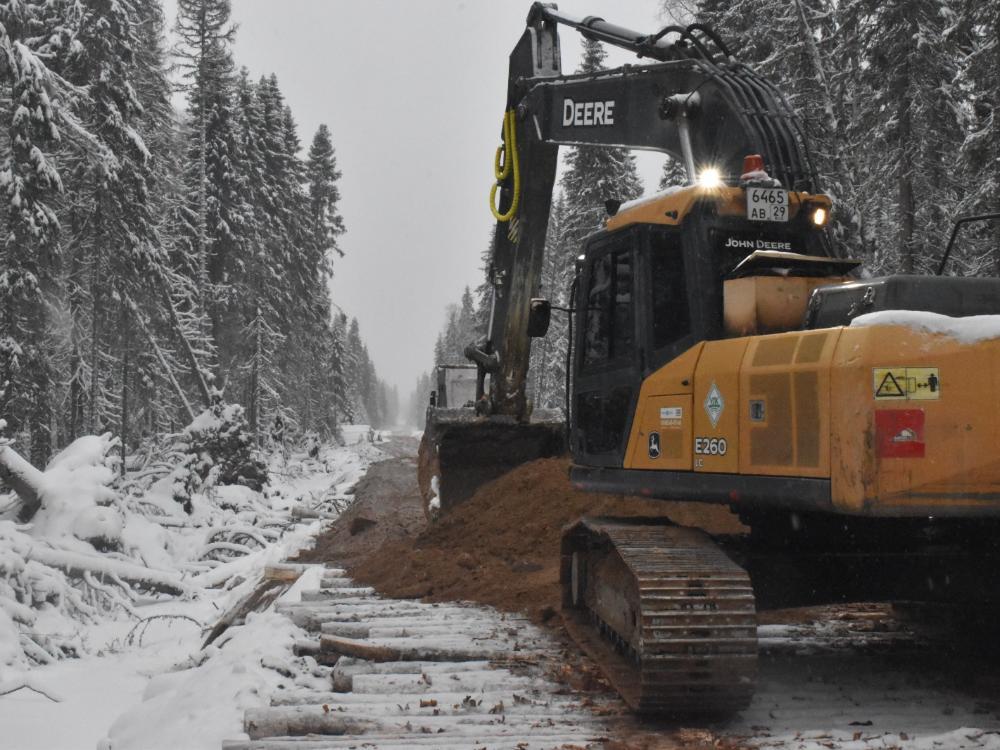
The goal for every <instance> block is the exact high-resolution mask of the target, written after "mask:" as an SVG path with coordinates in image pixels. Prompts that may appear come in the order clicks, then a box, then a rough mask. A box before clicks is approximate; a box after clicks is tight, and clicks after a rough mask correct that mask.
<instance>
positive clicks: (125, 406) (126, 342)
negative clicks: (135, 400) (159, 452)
mask: <svg viewBox="0 0 1000 750" xmlns="http://www.w3.org/2000/svg"><path fill="white" fill-rule="evenodd" d="M129 334H130V330H129V315H128V307H127V305H126V304H125V301H124V300H122V303H121V336H122V408H121V417H122V419H121V441H122V445H121V450H122V464H121V475H122V476H123V477H124V476H125V459H126V457H127V456H128V421H129V417H130V414H129V403H128V380H129V374H130V373H129V349H130V337H129Z"/></svg>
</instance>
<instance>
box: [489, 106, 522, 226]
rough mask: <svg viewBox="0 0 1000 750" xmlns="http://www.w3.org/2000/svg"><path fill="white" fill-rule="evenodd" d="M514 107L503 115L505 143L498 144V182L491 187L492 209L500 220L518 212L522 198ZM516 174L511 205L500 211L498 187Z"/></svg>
mask: <svg viewBox="0 0 1000 750" xmlns="http://www.w3.org/2000/svg"><path fill="white" fill-rule="evenodd" d="M515 118H516V115H515V113H514V110H513V109H509V110H507V112H505V113H504V117H503V143H501V144H500V145H499V146H497V152H496V156H495V157H494V159H493V175H494V177H495V178H496V182H494V183H493V187H492V188H490V211H491V212H492V213H493V218H494V219H496V220H497V221H499V222H508V221H510V220H511V219H513V218H514V215H515V214H516V213H517V206H518V203H519V202H520V199H521V165H520V163H519V161H518V156H517V122H516V119H515ZM511 173H513V175H514V197H513V198H512V199H511V202H510V207H509V208H508V209H507V212H506V213H503V214H502V213H500V211H498V210H497V207H496V202H497V201H496V197H497V188H498V187H500V186H501V183H503V181H504V180H506V179H507V178H508V177H510V176H511Z"/></svg>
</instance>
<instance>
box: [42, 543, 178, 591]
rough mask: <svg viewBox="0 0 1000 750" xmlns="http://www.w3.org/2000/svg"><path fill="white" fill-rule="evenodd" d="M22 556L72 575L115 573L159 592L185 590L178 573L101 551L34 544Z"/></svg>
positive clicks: (79, 576) (75, 576) (136, 584)
mask: <svg viewBox="0 0 1000 750" xmlns="http://www.w3.org/2000/svg"><path fill="white" fill-rule="evenodd" d="M24 558H25V559H26V560H36V561H38V562H40V563H42V564H43V565H48V566H49V567H52V568H59V569H60V570H62V571H63V572H65V573H67V574H68V575H70V576H73V577H74V578H83V575H84V573H91V574H93V575H95V576H97V577H98V578H100V577H101V576H102V575H114V576H118V577H119V578H120V579H121V580H123V581H125V583H127V584H129V585H130V586H135V587H136V588H140V589H148V590H149V591H155V592H157V593H159V594H170V595H171V596H183V595H184V594H186V593H187V592H188V589H187V588H186V586H185V585H184V583H183V582H182V581H181V579H180V577H179V576H176V575H174V574H173V573H169V572H167V571H162V570H153V569H152V568H145V567H143V566H142V565H137V564H136V563H130V562H126V561H124V560H115V559H112V558H108V557H104V556H103V555H96V554H95V555H88V554H85V553H82V552H71V551H69V550H61V549H53V548H52V547H45V546H43V545H41V544H35V545H33V546H32V547H31V548H30V549H29V550H28V551H27V553H26V554H25V556H24Z"/></svg>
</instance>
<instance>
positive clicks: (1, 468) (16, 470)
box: [0, 442, 45, 523]
mask: <svg viewBox="0 0 1000 750" xmlns="http://www.w3.org/2000/svg"><path fill="white" fill-rule="evenodd" d="M0 479H2V480H3V483H4V484H5V485H7V486H8V487H10V488H11V489H12V490H14V492H15V494H16V495H17V497H18V499H19V500H20V501H21V509H20V510H19V511H18V514H17V519H18V520H19V521H20V522H21V523H27V522H28V521H30V520H31V519H32V518H34V516H35V514H36V513H37V512H38V509H39V508H41V507H42V495H41V487H42V486H43V484H44V482H45V478H44V475H43V474H42V472H41V471H39V470H38V469H36V468H35V467H34V466H32V465H31V463H30V462H29V461H28V460H27V459H26V458H24V457H23V456H22V455H21V454H20V453H18V452H17V451H15V450H14V449H13V448H11V447H10V445H8V444H7V443H6V442H4V443H0Z"/></svg>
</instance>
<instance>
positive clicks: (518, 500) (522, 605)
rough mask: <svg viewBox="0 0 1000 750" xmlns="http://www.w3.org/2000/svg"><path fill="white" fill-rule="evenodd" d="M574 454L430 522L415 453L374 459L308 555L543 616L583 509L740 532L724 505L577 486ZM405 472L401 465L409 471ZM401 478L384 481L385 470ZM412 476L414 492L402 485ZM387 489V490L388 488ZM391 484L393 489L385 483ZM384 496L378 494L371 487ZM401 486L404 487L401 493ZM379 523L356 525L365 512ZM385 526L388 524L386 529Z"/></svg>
mask: <svg viewBox="0 0 1000 750" xmlns="http://www.w3.org/2000/svg"><path fill="white" fill-rule="evenodd" d="M568 469H569V461H568V460H567V459H540V460H537V461H533V462H531V463H528V464H525V465H523V466H521V467H519V468H517V469H515V470H514V471H512V472H510V473H509V474H506V475H504V476H502V477H500V478H499V479H497V480H495V481H493V482H491V483H489V484H487V485H485V486H483V487H482V488H481V489H480V490H479V492H477V493H476V494H475V495H474V496H473V497H472V498H471V499H470V500H468V501H467V502H465V503H464V504H462V505H461V506H459V507H458V508H455V509H453V510H452V511H450V512H449V513H448V514H447V515H446V516H445V517H443V518H441V519H440V520H438V521H437V522H435V523H433V524H430V525H429V526H428V525H426V524H425V522H424V520H423V515H422V512H421V505H420V497H419V491H418V490H417V487H416V481H415V479H414V473H415V472H414V466H413V464H412V463H411V462H410V461H405V462H401V461H396V462H385V463H382V464H378V465H376V466H374V467H372V470H371V471H370V472H369V476H368V477H367V478H366V482H364V483H361V484H359V485H358V491H357V492H358V500H357V502H356V503H355V505H354V507H352V509H351V511H349V512H348V513H346V514H345V515H344V517H343V518H342V519H340V520H339V521H338V522H337V523H336V524H335V525H334V527H333V528H332V529H331V530H330V531H328V532H327V533H326V534H324V535H322V536H321V537H320V539H319V540H318V542H317V545H316V548H315V549H314V550H312V551H310V552H307V553H305V554H304V555H303V559H306V560H315V559H335V560H338V561H340V562H342V563H344V564H346V566H347V567H348V570H349V572H350V574H351V575H352V577H354V578H355V579H356V580H358V581H360V582H363V583H366V584H370V585H372V586H374V587H375V588H376V589H378V591H379V592H380V593H382V594H384V595H386V596H391V597H398V598H411V597H418V598H424V599H428V600H430V601H452V600H469V601H475V602H480V603H482V604H488V605H491V606H494V607H497V608H499V609H502V610H507V611H519V612H526V613H528V614H529V615H531V616H532V617H534V618H536V619H538V620H541V621H544V620H547V619H549V617H551V616H552V615H553V614H554V613H555V612H556V611H558V609H559V602H560V594H559V584H558V579H559V539H560V535H561V533H562V529H563V527H564V526H566V525H567V524H569V523H570V522H572V521H573V520H575V519H577V518H579V517H580V516H583V515H617V516H663V515H668V516H669V517H670V518H671V519H672V520H673V521H675V522H677V523H680V524H684V525H693V526H700V527H702V528H705V529H706V530H707V531H710V532H713V533H726V532H737V531H740V530H741V529H742V527H741V526H740V524H739V522H738V520H737V519H736V517H735V516H734V515H732V514H731V513H730V512H729V511H728V510H726V509H725V508H721V507H718V506H709V505H702V504H693V503H672V504H670V505H669V506H668V505H667V504H666V503H662V502H656V501H651V500H642V499H639V498H633V497H624V496H620V495H601V494H593V493H584V492H578V491H576V490H574V489H573V488H572V487H571V486H570V483H569V477H568ZM401 470H402V471H401ZM387 473H389V474H392V475H394V476H396V477H397V479H396V481H395V482H393V483H389V486H388V487H385V486H383V485H386V479H387V476H386V474H387ZM401 473H402V474H403V475H408V477H409V480H408V482H406V481H403V482H402V484H403V485H407V484H408V485H409V492H410V493H411V494H410V495H407V492H406V491H405V488H404V487H400V486H399V485H400V481H401V480H402V479H403V477H400V476H399V475H400V474H401ZM380 487H381V489H380ZM387 489H388V490H390V492H386V491H385V490H387ZM373 490H374V491H375V492H374V494H376V495H377V497H370V495H372V494H373V492H372V491H373ZM400 490H403V491H400ZM359 517H364V518H367V519H369V520H374V521H376V524H375V525H372V526H371V527H370V528H366V529H365V530H363V531H361V532H359V533H355V534H354V535H353V536H352V535H351V534H350V531H351V529H352V525H353V527H354V528H355V529H356V528H357V526H358V522H357V519H358V518H359ZM380 527H381V528H380Z"/></svg>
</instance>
